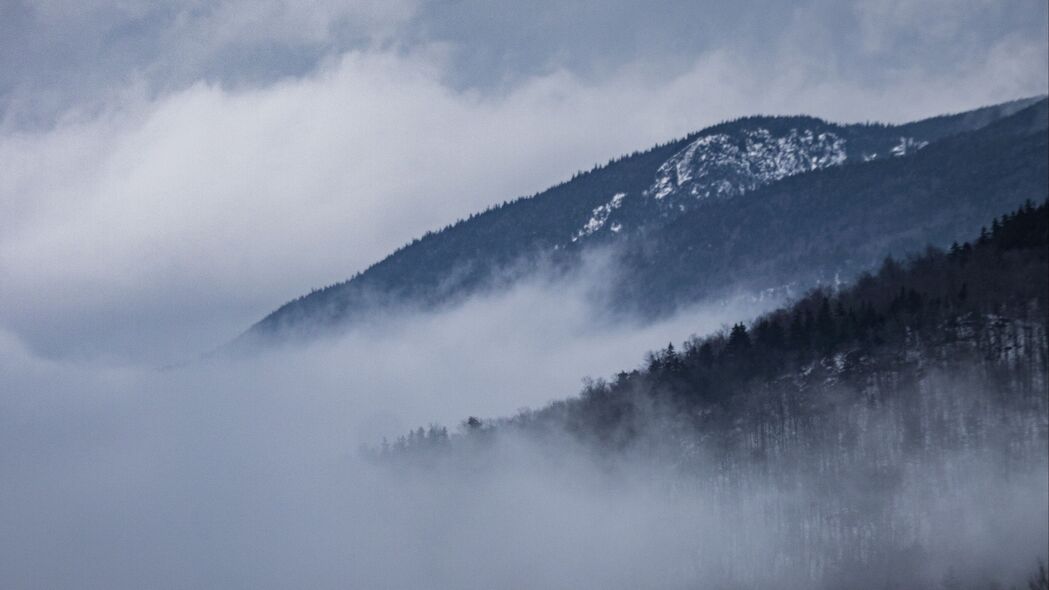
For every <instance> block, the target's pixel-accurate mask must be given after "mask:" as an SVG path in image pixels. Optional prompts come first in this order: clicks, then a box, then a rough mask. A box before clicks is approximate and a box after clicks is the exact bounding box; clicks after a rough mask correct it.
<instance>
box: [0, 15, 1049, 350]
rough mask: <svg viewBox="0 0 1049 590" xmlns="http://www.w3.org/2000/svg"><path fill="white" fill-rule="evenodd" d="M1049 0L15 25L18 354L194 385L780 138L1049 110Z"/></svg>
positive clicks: (109, 18) (3, 67)
mask: <svg viewBox="0 0 1049 590" xmlns="http://www.w3.org/2000/svg"><path fill="white" fill-rule="evenodd" d="M1047 20H1049V17H1047V5H1046V3H1045V1H1044V0H1005V1H1003V0H927V1H924V2H916V1H913V0H872V1H859V2H845V1H831V0H808V1H802V2H790V3H788V2H781V1H778V0H757V1H750V2H733V3H727V2H707V1H692V2H662V3H657V2H634V3H631V2H620V1H609V2H600V3H598V2H580V3H565V2H559V1H546V0H537V1H536V2H490V1H486V2H480V1H474V0H445V1H431V2H423V1H416V0H383V1H378V0H364V1H360V2H346V3H342V2H334V1H332V0H313V1H308V2H285V1H283V0H255V1H247V0H226V1H219V2H204V1H197V0H173V1H169V2H157V1H145V0H99V1H97V2H90V3H84V2H79V1H74V0H37V1H35V2H27V1H22V0H0V162H2V164H0V166H3V174H0V212H2V214H0V301H2V303H3V304H2V305H0V331H2V332H3V333H6V334H7V337H10V338H15V339H16V340H18V341H19V342H20V343H21V344H20V346H25V347H26V348H27V349H30V350H32V351H34V354H38V355H41V356H45V357H51V358H89V359H112V360H114V361H115V362H125V361H129V362H138V361H146V362H167V361H169V360H173V359H176V358H179V357H184V356H186V355H190V354H193V353H195V352H197V351H201V350H207V349H209V348H211V347H213V346H215V345H217V344H219V343H221V342H224V341H226V340H228V339H230V338H231V337H233V336H235V335H236V334H237V333H238V332H239V331H241V330H242V329H244V328H245V327H246V326H247V325H249V324H250V323H251V322H253V321H254V320H257V319H258V318H259V317H261V316H262V315H263V314H265V313H266V312H268V311H270V310H272V309H273V308H274V307H276V306H277V305H279V304H280V303H282V302H283V301H285V300H287V299H289V298H292V297H295V296H297V295H300V294H302V293H304V292H306V291H308V290H309V289H310V288H312V287H317V286H322V285H325V284H329V283H332V282H336V281H339V280H342V279H345V278H346V277H348V276H350V275H352V274H353V273H354V272H356V271H359V270H361V269H363V268H365V267H366V266H367V265H368V264H370V263H372V262H374V261H376V260H377V259H379V258H381V257H382V256H383V255H384V254H386V253H388V252H389V251H391V250H392V249H393V248H395V247H397V246H399V245H400V244H402V243H404V242H406V241H408V240H410V239H412V238H413V237H415V236H418V235H420V234H421V233H423V232H424V231H426V230H428V229H432V228H435V227H439V226H442V225H444V224H446V223H449V222H452V221H454V220H455V219H457V218H459V217H463V216H465V215H468V214H469V213H470V212H472V211H476V210H478V209H480V208H483V207H486V206H488V205H490V204H493V203H497V202H501V201H504V200H506V199H509V198H513V197H516V196H519V195H525V194H530V193H533V192H535V191H538V190H541V189H542V188H545V187H546V186H549V185H550V184H552V183H555V182H557V181H560V180H563V179H564V178H566V177H567V176H569V175H571V174H572V173H573V172H574V171H576V170H578V169H585V168H589V167H590V166H591V165H592V164H593V163H594V162H600V161H605V160H607V159H608V158H609V157H612V156H615V155H618V154H621V153H623V152H628V151H632V150H634V149H640V148H644V147H647V146H649V145H651V144H653V143H655V142H658V141H664V140H667V139H670V138H673V137H678V136H681V135H683V134H685V133H687V132H688V131H690V130H694V129H697V128H700V127H702V126H704V125H707V124H710V123H713V122H716V121H718V120H721V119H724V118H728V117H734V116H738V115H745V114H753V113H759V112H763V113H808V114H814V115H819V116H824V117H827V118H830V119H835V120H842V121H854V120H871V119H874V120H885V121H900V120H906V119H912V118H918V117H922V116H927V115H933V114H938V113H942V112H947V111H957V110H963V109H967V108H971V107H976V106H980V105H984V104H989V103H994V102H999V101H1004V100H1009V99H1013V98H1019V97H1024V96H1030V95H1035V94H1042V93H1045V92H1046V90H1047V86H1049V82H1047V73H1046V72H1047V69H1049V58H1047V50H1046V45H1047Z"/></svg>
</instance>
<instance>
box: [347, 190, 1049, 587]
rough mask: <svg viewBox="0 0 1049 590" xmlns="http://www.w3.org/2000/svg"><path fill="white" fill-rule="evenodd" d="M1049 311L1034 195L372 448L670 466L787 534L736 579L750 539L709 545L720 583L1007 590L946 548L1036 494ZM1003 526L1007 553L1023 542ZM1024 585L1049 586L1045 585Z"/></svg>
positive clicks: (457, 456)
mask: <svg viewBox="0 0 1049 590" xmlns="http://www.w3.org/2000/svg"><path fill="white" fill-rule="evenodd" d="M1047 310H1049V201H1047V202H1043V203H1041V204H1039V205H1035V204H1034V203H1031V202H1028V203H1026V204H1025V205H1023V206H1022V207H1020V208H1019V209H1017V210H1015V211H1013V212H1011V213H1009V214H1006V215H1004V216H1002V217H999V218H995V219H994V220H993V221H991V223H990V224H989V225H988V226H987V227H985V228H984V229H983V230H982V231H981V232H980V234H979V236H976V237H975V238H974V239H973V240H971V241H968V242H964V243H955V244H953V245H952V246H951V247H950V248H949V249H948V250H940V249H936V248H931V247H930V248H929V249H928V250H927V251H925V252H924V253H922V254H920V255H915V256H912V257H910V258H908V259H906V260H896V259H892V258H888V259H886V260H885V261H884V262H883V263H882V264H881V266H880V268H879V269H878V270H877V272H874V273H873V274H865V275H863V276H861V277H860V278H859V279H858V280H857V281H856V282H855V283H854V284H853V285H852V286H850V287H848V288H844V289H840V290H838V291H834V290H830V289H816V290H814V291H811V292H809V293H808V294H807V295H805V296H804V297H802V298H800V299H799V300H798V301H796V302H795V303H794V304H792V305H790V306H789V307H786V308H783V309H780V310H777V311H774V312H772V313H769V314H766V315H764V316H762V317H759V318H757V319H755V320H754V321H752V322H749V323H747V324H743V323H739V324H736V325H733V326H731V327H730V328H726V329H725V330H724V331H723V332H721V333H717V334H714V335H711V336H705V337H693V338H692V339H690V340H688V341H686V342H684V343H683V344H681V345H679V346H677V347H675V346H674V345H673V344H669V345H667V346H666V347H665V348H663V349H660V350H657V351H654V352H652V353H650V354H649V355H648V356H647V358H646V359H645V361H644V363H643V365H642V366H641V367H639V368H638V369H636V370H631V371H623V372H620V373H618V374H617V375H615V376H613V377H612V378H611V379H610V380H604V379H597V380H588V381H587V384H586V387H585V388H584V390H583V391H582V392H581V393H580V394H579V395H578V396H577V397H575V398H571V399H567V400H564V401H558V402H555V403H552V404H550V405H549V406H547V407H545V408H542V409H539V410H535V411H531V410H525V411H522V412H520V413H519V414H518V415H515V416H512V417H509V418H502V419H494V420H482V419H478V418H476V417H470V418H467V419H466V420H464V421H463V423H462V424H461V425H460V428H459V429H458V431H457V432H455V433H453V434H449V433H448V431H447V429H445V428H443V427H440V426H431V427H430V428H429V429H428V430H424V429H421V428H420V429H418V430H417V431H414V432H412V433H410V434H409V435H408V436H405V437H401V438H400V439H399V440H397V441H396V442H394V443H393V444H392V445H391V444H386V443H384V444H383V445H382V446H381V447H379V448H375V449H370V450H367V453H368V454H369V456H371V457H372V458H373V459H375V460H376V461H377V462H378V463H380V464H384V465H391V466H395V467H397V468H399V469H400V468H406V467H408V468H429V469H433V468H438V469H440V468H442V466H443V467H447V466H449V465H458V464H462V463H464V462H465V463H468V464H477V465H483V464H484V461H485V457H486V456H489V455H488V453H489V452H490V449H492V448H495V447H497V446H498V445H499V444H500V441H501V440H505V439H506V438H507V437H524V438H526V439H530V440H536V441H544V444H546V445H547V446H546V448H550V449H551V450H550V451H549V452H550V453H552V454H556V453H558V452H559V451H557V450H556V449H557V448H558V447H559V446H560V445H577V446H580V447H582V448H585V449H588V451H587V452H588V453H592V456H593V457H595V458H596V460H598V461H601V462H603V463H604V464H606V465H607V466H608V468H609V469H614V468H615V467H614V466H615V465H617V464H619V463H620V462H621V461H626V460H630V461H640V462H641V463H643V464H645V465H647V466H655V465H658V466H660V467H658V468H656V467H653V469H656V470H657V471H658V470H659V469H665V470H668V472H672V473H674V474H676V475H675V478H671V480H672V481H675V482H678V483H675V484H674V485H675V486H681V484H680V483H679V482H680V479H676V477H677V476H680V475H681V474H684V475H685V476H686V477H687V478H688V479H687V480H688V481H690V482H692V484H691V485H694V486H696V489H702V490H704V492H703V493H704V494H706V496H704V497H705V498H707V500H708V501H710V502H713V503H714V504H716V505H717V506H719V507H720V508H719V514H721V515H722V516H723V518H724V519H725V521H726V522H727V523H730V524H729V526H730V527H734V526H735V524H733V523H737V522H738V523H750V524H752V525H754V526H756V527H757V528H758V529H760V530H761V531H762V539H763V540H767V539H769V538H771V539H775V540H777V541H778V543H774V546H775V547H776V548H777V549H776V550H775V551H774V552H773V554H771V555H770V554H762V555H763V558H764V559H766V560H767V562H766V563H763V564H762V566H761V567H760V568H755V569H754V571H751V570H749V569H748V570H743V571H740V570H738V569H736V570H732V571H728V570H726V568H729V570H731V569H732V568H731V567H729V566H727V565H726V564H732V563H739V559H740V556H746V555H750V553H748V552H751V553H753V551H754V546H755V545H754V544H755V543H757V542H758V541H757V540H755V538H754V537H753V535H752V533H747V532H744V531H747V530H753V527H751V528H748V527H746V526H743V525H742V524H740V526H739V530H738V531H737V532H732V533H727V535H728V538H727V539H726V538H722V539H719V540H718V541H713V543H714V544H715V545H716V547H715V546H708V545H705V544H704V543H711V542H712V541H709V540H703V541H701V540H697V543H700V549H699V555H705V556H708V557H697V559H699V560H701V561H702V560H703V559H709V560H712V563H706V564H705V565H702V566H699V565H697V568H698V569H697V571H719V572H722V574H724V576H725V577H724V578H723V579H722V581H721V582H720V583H723V584H725V587H758V586H761V585H762V584H764V583H766V582H767V581H768V580H769V579H782V580H784V581H785V582H784V585H785V586H789V585H794V586H797V587H813V586H822V587H828V588H830V587H839V588H840V587H850V588H851V587H870V588H905V587H917V586H923V587H930V586H931V587H943V588H987V587H994V584H997V583H999V582H1000V581H1003V580H1004V581H1005V582H1007V583H1009V584H1015V583H1016V582H1017V580H1016V577H1015V573H1010V572H1009V571H1006V570H1007V568H1006V569H1002V568H1001V567H999V566H1000V565H1001V564H999V563H991V562H987V560H983V561H981V559H980V557H981V556H983V555H985V554H990V552H988V551H985V552H982V553H981V552H980V551H975V553H973V554H970V553H967V552H966V551H967V550H966V549H964V548H959V547H957V546H955V545H952V544H951V543H952V542H954V541H952V539H955V540H957V539H967V538H968V537H967V536H968V535H972V534H973V533H972V531H973V530H981V531H982V532H981V533H980V534H979V536H977V537H974V538H978V539H982V540H983V541H984V542H988V543H990V542H992V540H993V539H997V537H996V536H995V535H996V534H999V533H1001V531H999V532H998V533H992V532H987V530H986V529H987V527H989V526H991V525H988V524H987V522H985V520H986V519H990V521H991V522H997V521H1002V522H1005V520H1006V519H1007V518H1008V517H1011V516H1015V515H1011V513H1009V510H1008V509H1007V508H1001V510H1002V511H1003V512H1002V513H1000V514H999V513H996V512H994V510H996V509H989V508H988V507H987V506H988V504H987V502H988V499H993V498H998V499H999V500H1000V501H1001V502H1008V501H1009V500H1008V493H1011V492H1007V491H1006V490H1012V489H1014V488H1015V487H1023V485H1027V484H1026V482H1029V481H1035V482H1041V483H1037V484H1036V485H1035V489H1036V490H1038V491H1036V493H1035V495H1036V496H1038V495H1039V494H1042V493H1043V492H1044V486H1043V485H1042V484H1043V483H1044V481H1045V479H1046V477H1049V473H1047V467H1049V466H1047V461H1049V449H1047V444H1049V432H1047V430H1049V390H1047V379H1046V376H1047V364H1049V348H1047V330H1046V328H1047V320H1049V313H1047ZM550 441H559V442H553V443H551V442H550ZM489 458H490V456H489ZM1031 478H1033V480H1032V479H1031ZM686 487H687V486H686ZM1024 489H1026V488H1024ZM754 490H775V491H777V493H776V494H765V493H762V494H759V495H756V496H755V495H753V494H751V492H753V491H754ZM977 503H979V504H980V505H981V508H980V509H979V510H971V509H968V510H967V509H966V507H970V508H971V507H972V506H974V505H976V504H977ZM1042 504H1044V502H1042ZM990 505H991V506H995V504H994V502H993V501H992V502H991V504H990ZM988 510H990V512H989V513H988ZM988 514H989V515H988ZM1027 516H1028V517H1030V518H1032V519H1034V521H1035V522H1037V521H1038V520H1039V519H1041V521H1042V522H1041V523H1040V524H1037V525H1035V529H1034V530H1035V531H1036V534H1034V536H1033V538H1032V537H1025V538H1023V543H1024V544H1025V546H1024V550H1025V551H1026V550H1034V551H1035V553H1034V555H1041V556H1044V555H1045V552H1046V551H1047V550H1049V540H1046V539H1044V536H1045V533H1044V532H1043V533H1040V534H1038V531H1041V530H1043V529H1044V527H1045V523H1044V517H1045V516H1046V515H1045V514H1044V513H1038V514H1030V515H1027ZM981 527H982V528H981ZM1021 528H1022V527H1021ZM1010 530H1011V531H1012V532H1009V531H1006V532H1004V533H1001V534H1002V535H1004V537H1003V538H1004V539H1006V540H1003V541H1001V542H1006V541H1007V540H1008V539H1009V536H1010V535H1013V534H1015V535H1016V539H1014V540H1019V539H1020V537H1021V536H1022V535H1021V533H1019V532H1017V531H1018V530H1019V529H1010ZM748 535H749V536H748ZM700 537H703V535H697V539H698V538H700ZM725 543H727V547H728V548H725V547H726V545H725ZM1032 543H1033V544H1034V545H1035V546H1034V547H1031V546H1029V545H1031V544H1032ZM957 544H960V541H959V542H958V543H956V545H957ZM1018 553H1019V552H1018ZM719 560H720V561H719ZM931 563H937V564H940V565H942V564H947V565H945V566H943V567H942V568H941V569H939V570H935V571H933V570H931V569H930V566H929V564H931ZM1027 565H1028V566H1029V567H1028V570H1030V569H1032V568H1034V567H1036V566H1035V562H1034V561H1033V560H1032V561H1031V562H1030V563H1028V564H1027ZM711 568H713V570H711ZM1010 576H1012V577H1010ZM770 577H771V578H770ZM788 580H789V583H787V581H788ZM1032 580H1033V581H1032V582H1031V587H1032V588H1036V587H1044V583H1045V582H1044V575H1043V576H1042V582H1039V581H1038V580H1037V578H1035V579H1032ZM1038 583H1041V584H1043V586H1037V585H1036V584H1038ZM916 585H917V586H916Z"/></svg>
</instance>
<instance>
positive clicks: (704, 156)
mask: <svg viewBox="0 0 1049 590" xmlns="http://www.w3.org/2000/svg"><path fill="white" fill-rule="evenodd" d="M845 159H846V152H845V140H844V139H843V138H841V137H839V136H838V135H836V134H834V133H831V132H822V133H815V132H813V131H812V130H811V129H805V130H798V129H791V130H790V132H788V133H786V134H781V135H773V134H772V132H770V131H769V130H768V129H764V128H760V127H759V128H755V129H747V130H745V131H743V132H741V133H739V134H736V135H727V134H724V133H717V134H712V135H704V136H702V137H699V138H697V139H696V140H694V141H692V142H691V143H690V144H688V145H687V146H686V147H685V148H684V149H682V150H681V151H679V152H678V153H676V154H674V155H673V156H672V157H671V158H670V159H669V160H667V161H666V162H664V163H663V164H662V165H661V166H660V167H659V169H658V170H657V171H656V178H655V181H654V182H653V183H652V186H651V187H650V188H649V189H648V190H647V191H645V194H646V195H648V196H651V197H652V198H655V199H657V200H664V199H666V198H667V197H671V196H674V197H677V196H687V197H688V198H689V199H690V200H698V199H708V198H711V197H715V198H723V197H733V196H737V195H740V194H742V193H744V192H746V191H749V190H754V189H755V188H757V187H759V186H761V185H764V184H768V183H770V182H773V181H776V180H779V179H781V178H785V177H787V176H792V175H794V174H800V173H802V172H809V171H811V170H819V169H821V168H828V167H830V166H838V165H841V164H842V163H844V162H845Z"/></svg>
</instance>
